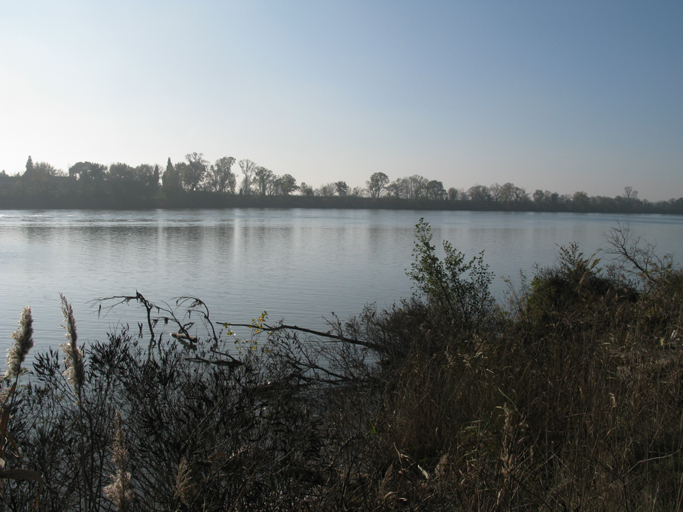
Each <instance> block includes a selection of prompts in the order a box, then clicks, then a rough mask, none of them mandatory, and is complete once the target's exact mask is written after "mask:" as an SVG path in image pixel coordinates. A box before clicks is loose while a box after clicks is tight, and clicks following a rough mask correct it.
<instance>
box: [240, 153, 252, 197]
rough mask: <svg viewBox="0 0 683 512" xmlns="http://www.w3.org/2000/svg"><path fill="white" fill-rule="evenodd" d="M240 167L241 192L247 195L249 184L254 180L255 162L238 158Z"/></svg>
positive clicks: (249, 189)
mask: <svg viewBox="0 0 683 512" xmlns="http://www.w3.org/2000/svg"><path fill="white" fill-rule="evenodd" d="M239 165H240V169H242V174H244V178H242V192H241V193H242V194H244V195H245V196H248V195H250V194H251V185H252V182H253V181H254V172H256V164H255V163H254V162H252V161H251V160H240V161H239Z"/></svg>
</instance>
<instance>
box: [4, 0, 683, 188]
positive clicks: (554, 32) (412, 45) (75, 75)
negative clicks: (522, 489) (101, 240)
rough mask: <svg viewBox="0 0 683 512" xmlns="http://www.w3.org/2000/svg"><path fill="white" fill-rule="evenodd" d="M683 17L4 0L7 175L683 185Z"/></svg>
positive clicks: (593, 11)
mask: <svg viewBox="0 0 683 512" xmlns="http://www.w3.org/2000/svg"><path fill="white" fill-rule="evenodd" d="M682 27H683V2H681V1H680V0H672V1H667V0H658V1H657V2H652V1H632V0H616V1H607V0H604V1H603V0H591V1H581V0H573V1H571V2H560V1H550V0H542V1H540V0H539V1H525V0H519V1H509V0H505V1H503V0H499V1H493V0H490V1H489V0H477V1H474V0H470V1H464V0H463V1H458V0H451V1H438V0H421V1H419V2H418V1H408V0H362V1H356V0H343V1H342V0H339V1H329V0H280V1H275V0H248V1H229V0H221V1H218V0H216V1H210V0H193V1H191V2H190V1H180V0H163V1H161V0H159V1H156V0H134V1H129V0H116V1H114V0H97V1H93V0H83V1H80V0H60V1H54V0H49V1H47V0H46V1H36V0H21V1H19V0H17V1H12V0H0V170H5V171H6V172H7V173H8V174H15V173H17V172H23V170H24V167H25V163H26V160H27V158H28V156H29V155H31V157H32V159H33V161H34V162H42V161H46V162H48V163H50V164H52V165H54V166H55V167H57V168H60V169H63V170H68V168H69V166H71V165H73V164H75V163H76V162H79V161H92V162H98V163H103V164H106V165H109V164H111V163H114V162H125V163H128V164H130V165H138V164H142V163H148V164H160V165H165V163H166V160H167V159H168V158H170V159H171V160H172V161H173V162H178V161H182V160H184V157H185V155H186V154H188V153H192V152H197V153H203V154H204V157H205V158H206V159H207V160H209V161H211V162H214V161H215V160H217V159H218V158H221V157H224V156H233V157H235V158H236V159H237V160H241V159H249V160H252V161H254V162H256V163H257V164H258V165H261V166H263V167H266V168H268V169H271V170H272V171H273V172H274V173H275V174H277V175H282V174H286V173H288V174H291V175H293V176H294V177H295V178H296V179H297V180H298V182H299V183H301V182H306V183H308V184H309V185H312V186H314V187H317V186H320V185H322V184H324V183H328V182H332V181H339V180H343V181H346V182H347V183H348V184H349V185H350V186H352V187H353V186H365V184H366V181H367V180H368V179H369V177H370V175H371V174H372V173H374V172H383V173H385V174H386V175H387V176H388V177H389V178H390V179H391V180H394V179H396V178H400V177H405V176H410V175H413V174H419V175H422V176H424V177H426V178H428V179H436V180H440V181H442V182H443V184H444V186H445V187H446V188H449V187H456V188H464V189H467V188H469V187H471V186H473V185H475V184H481V185H491V184H493V183H501V184H502V183H506V182H512V183H514V184H515V185H517V186H520V187H524V188H525V189H527V191H529V192H533V191H534V190H536V189H543V190H551V191H556V192H559V193H561V194H573V193H574V192H576V191H585V192H587V193H588V194H589V195H605V196H612V197H613V196H616V195H620V194H621V193H623V190H624V187H625V186H632V187H633V189H635V190H637V191H638V192H639V197H641V198H645V199H649V200H652V201H655V200H668V199H670V198H674V197H675V198H678V197H683V28H682ZM236 167H237V166H236Z"/></svg>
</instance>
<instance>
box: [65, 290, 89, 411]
mask: <svg viewBox="0 0 683 512" xmlns="http://www.w3.org/2000/svg"><path fill="white" fill-rule="evenodd" d="M59 296H60V297H61V299H62V315H63V316H64V321H65V323H66V325H62V327H64V329H66V339H67V340H68V342H67V343H63V344H61V345H60V346H59V347H60V348H61V349H62V351H63V352H64V364H65V365H66V371H65V372H64V375H65V376H66V378H67V380H68V381H69V383H70V384H71V385H72V386H73V388H74V392H75V393H76V398H77V399H78V401H79V402H80V401H81V389H82V388H83V383H84V382H85V368H84V366H83V352H81V349H79V348H78V345H77V344H76V341H77V339H78V335H77V334H76V319H75V318H74V311H73V308H72V307H71V304H69V303H68V302H67V300H66V297H64V295H63V294H61V293H60V294H59Z"/></svg>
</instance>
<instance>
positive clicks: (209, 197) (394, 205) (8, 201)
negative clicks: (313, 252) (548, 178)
mask: <svg viewBox="0 0 683 512" xmlns="http://www.w3.org/2000/svg"><path fill="white" fill-rule="evenodd" d="M610 206H611V205H610ZM226 208H307V209H345V210H425V211H489V212H545V213H606V214H660V215H661V214H666V215H681V214H683V204H679V201H676V202H673V203H671V202H668V203H663V204H662V203H656V204H653V203H645V204H643V203H639V204H635V205H633V206H631V207H623V206H622V205H618V206H617V205H614V206H613V207H609V206H603V207H593V205H581V206H579V205H576V204H573V203H559V204H538V203H535V202H533V201H525V202H514V203H512V202H511V203H500V202H498V201H471V200H445V199H444V200H434V199H418V200H410V199H395V198H388V197H382V198H369V197H355V196H346V197H339V196H333V197H318V196H313V197H306V196H265V197H264V196H241V195H219V194H216V193H211V192H203V191H197V192H187V193H184V194H182V195H178V196H176V197H163V196H157V197H152V198H145V199H142V200H133V198H129V199H122V198H112V197H107V196H90V195H76V196H73V195H67V196H61V197H54V196H52V197H50V196H47V197H46V196H43V197H12V196H7V195H5V196H0V210H156V209H169V210H173V209H226Z"/></svg>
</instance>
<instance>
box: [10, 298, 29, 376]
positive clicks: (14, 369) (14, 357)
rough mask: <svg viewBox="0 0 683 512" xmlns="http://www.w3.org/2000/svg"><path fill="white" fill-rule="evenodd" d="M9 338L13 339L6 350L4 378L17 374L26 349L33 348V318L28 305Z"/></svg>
mask: <svg viewBox="0 0 683 512" xmlns="http://www.w3.org/2000/svg"><path fill="white" fill-rule="evenodd" d="M10 338H12V339H14V344H13V345H12V346H11V347H10V348H9V350H8V351H7V371H6V372H5V379H11V378H15V377H18V376H19V373H20V371H21V363H23V362H24V359H25V358H26V354H28V351H29V350H31V348H33V318H32V317H31V308H30V307H28V306H26V307H25V308H24V310H23V311H22V312H21V318H20V319H19V327H18V328H17V330H16V331H14V332H13V333H12V334H10Z"/></svg>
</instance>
